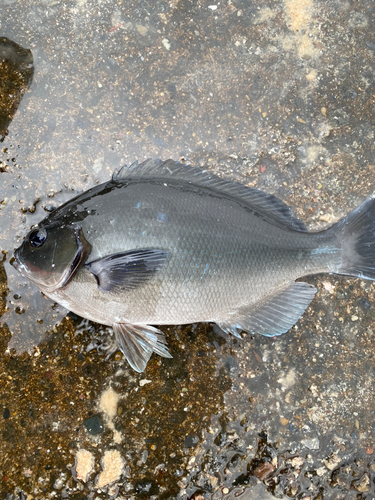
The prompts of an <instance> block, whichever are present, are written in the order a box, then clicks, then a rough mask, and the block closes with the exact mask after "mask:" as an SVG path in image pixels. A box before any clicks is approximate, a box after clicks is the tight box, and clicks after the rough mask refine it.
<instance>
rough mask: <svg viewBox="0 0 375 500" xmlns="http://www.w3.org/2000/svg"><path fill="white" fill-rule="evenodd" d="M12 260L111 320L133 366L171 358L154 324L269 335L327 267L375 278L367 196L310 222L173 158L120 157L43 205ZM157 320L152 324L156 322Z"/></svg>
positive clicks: (74, 303)
mask: <svg viewBox="0 0 375 500" xmlns="http://www.w3.org/2000/svg"><path fill="white" fill-rule="evenodd" d="M13 265H14V267H15V268H16V269H17V270H18V271H19V272H20V273H21V274H22V275H23V276H24V277H25V278H27V279H29V280H30V281H31V282H33V283H34V284H35V285H36V286H37V287H38V288H39V290H40V291H41V292H42V293H43V294H45V295H46V296H47V297H49V298H50V299H52V300H53V301H55V302H57V303H59V304H60V305H62V306H64V307H65V308H66V309H68V310H70V311H72V312H74V313H76V314H77V315H79V316H81V317H84V318H87V319H89V320H91V321H93V322H96V323H100V324H103V325H108V326H111V327H112V328H113V332H114V337H115V339H116V345H117V347H118V348H119V349H120V350H121V351H122V353H123V354H124V358H126V360H127V361H128V362H129V364H130V366H131V367H132V368H133V369H134V370H136V371H137V372H142V371H144V370H145V368H146V366H147V363H148V361H149V359H150V357H151V355H152V353H153V352H155V353H156V354H159V355H160V356H163V357H165V358H169V357H171V354H170V352H169V350H168V345H167V340H166V338H165V335H164V333H163V332H162V331H161V330H160V329H159V328H157V326H160V325H182V324H189V323H199V322H208V323H216V325H218V326H219V327H220V328H221V330H223V331H224V332H226V333H228V334H232V335H235V336H236V337H240V338H241V332H248V333H259V334H262V335H266V336H272V337H273V336H276V335H281V334H283V333H285V332H287V331H288V330H289V329H290V328H291V327H292V326H293V325H294V324H295V323H296V322H297V321H298V319H299V318H300V317H301V316H302V315H303V313H304V312H305V310H306V309H307V307H308V306H309V304H310V302H311V301H312V299H313V298H314V296H315V293H316V291H317V290H316V288H315V287H314V286H313V285H311V284H308V283H306V282H304V281H296V280H297V279H300V278H303V277H304V276H309V275H313V274H318V273H319V274H320V273H333V274H341V275H348V276H354V277H359V278H363V279H369V280H374V279H375V199H374V198H371V197H370V198H368V199H367V200H366V201H364V202H363V203H362V205H360V206H359V207H358V208H356V209H355V210H354V211H353V212H351V213H349V215H347V216H346V217H345V218H343V219H341V220H340V221H338V222H337V223H336V224H334V225H332V226H330V227H328V228H326V229H324V230H321V231H316V232H309V231H308V230H307V228H306V226H305V224H304V223H303V222H302V221H301V220H300V219H298V218H297V217H295V216H294V215H293V213H292V211H291V209H290V207H288V206H287V205H286V204H285V203H284V202H283V201H281V200H280V199H278V198H277V197H275V196H274V195H272V194H268V193H265V192H263V191H260V190H258V189H255V188H252V187H247V186H244V185H242V184H240V183H237V182H233V181H231V180H225V179H222V178H220V177H218V176H216V175H214V174H212V173H211V172H210V171H209V170H201V169H199V168H195V167H192V166H187V165H184V164H181V163H179V162H176V161H173V160H166V161H162V160H151V159H149V160H146V161H144V162H143V163H141V164H138V162H135V163H133V164H132V165H130V166H129V167H128V166H126V165H125V166H124V167H122V168H121V169H120V170H119V171H116V172H115V173H114V174H113V176H112V178H111V179H110V180H109V181H107V182H105V183H103V184H100V185H97V186H95V187H93V188H91V189H89V190H88V191H85V192H83V193H81V194H79V195H78V196H76V197H74V198H73V199H71V200H69V201H68V202H67V203H64V204H63V205H62V206H60V207H58V208H57V209H55V210H54V211H53V212H51V213H50V214H49V215H48V216H47V217H46V218H45V219H43V220H42V221H41V222H40V223H39V224H37V225H36V226H35V227H32V228H31V231H30V232H29V234H28V235H27V236H26V238H25V239H24V241H23V242H22V244H21V246H20V247H19V248H17V249H16V250H15V253H14V262H13ZM155 325H157V326H155Z"/></svg>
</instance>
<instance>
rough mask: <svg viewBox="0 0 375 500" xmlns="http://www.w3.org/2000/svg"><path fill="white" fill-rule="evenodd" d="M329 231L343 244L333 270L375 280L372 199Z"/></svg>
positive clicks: (374, 217) (374, 222)
mask: <svg viewBox="0 0 375 500" xmlns="http://www.w3.org/2000/svg"><path fill="white" fill-rule="evenodd" d="M332 230H333V231H334V232H335V233H336V237H337V239H338V240H339V241H341V247H342V260H341V263H340V265H339V266H338V268H337V269H335V272H336V273H338V274H347V275H350V276H356V277H358V278H364V279H370V280H375V198H368V199H367V200H366V201H365V202H363V203H362V205H360V206H359V207H358V208H356V209H355V210H353V212H351V213H350V214H349V215H347V216H346V217H345V218H344V219H342V220H340V221H339V222H338V223H337V224H335V225H334V226H333V227H332Z"/></svg>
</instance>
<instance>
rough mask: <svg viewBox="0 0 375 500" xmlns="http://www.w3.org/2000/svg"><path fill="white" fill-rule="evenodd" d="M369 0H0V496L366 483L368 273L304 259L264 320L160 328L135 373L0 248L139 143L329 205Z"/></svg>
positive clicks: (285, 195)
mask: <svg viewBox="0 0 375 500" xmlns="http://www.w3.org/2000/svg"><path fill="white" fill-rule="evenodd" d="M374 16H375V5H374V2H372V1H371V0H363V1H358V2H351V1H341V0H328V1H320V2H319V1H313V0H285V1H284V2H282V1H280V0H273V1H269V2H267V1H266V0H265V1H260V0H254V1H248V0H226V1H223V0H221V1H217V2H214V1H212V0H209V1H206V2H203V1H202V2H200V1H189V0H171V1H169V2H167V1H160V2H154V1H152V0H134V1H130V0H117V1H116V2H114V1H113V0H90V1H89V0H70V1H59V0H33V1H32V2H29V1H27V0H1V10H0V28H1V29H0V35H1V36H2V37H6V38H7V39H9V40H12V41H13V42H15V43H17V44H19V45H20V46H21V47H22V48H23V49H28V50H30V51H31V54H32V57H33V60H32V59H31V58H30V53H28V52H27V51H22V50H21V49H19V50H18V52H17V50H16V53H17V54H18V55H17V57H16V60H15V62H14V63H12V61H11V60H10V59H9V57H8V58H6V57H3V60H2V61H1V57H0V62H1V65H2V66H1V72H0V90H1V92H0V115H1V116H0V138H1V137H2V142H1V143H0V162H1V163H0V228H1V229H0V249H1V250H2V251H3V257H2V263H0V288H1V292H2V293H1V295H0V315H1V318H0V322H1V323H0V351H1V358H0V412H1V413H0V415H2V420H1V424H0V429H1V439H0V493H1V496H0V498H6V499H9V500H10V499H25V498H28V499H32V498H33V499H34V498H35V499H53V498H63V499H65V498H74V499H76V500H82V499H86V498H89V499H106V498H117V499H121V498H127V499H138V498H147V499H153V498H154V499H169V498H171V499H174V498H176V499H177V498H178V499H179V498H181V499H185V500H187V499H195V500H198V499H199V500H205V499H221V498H226V499H235V498H239V499H259V500H262V499H266V498H267V499H268V498H272V497H276V498H284V499H286V498H295V499H300V500H302V499H304V500H308V499H310V500H313V499H314V500H320V499H324V500H326V499H328V500H329V499H342V500H344V499H345V500H352V499H356V500H357V499H366V500H370V499H372V498H374V496H375V489H374V478H375V455H374V446H375V423H374V409H375V406H374V374H375V364H374V361H375V357H374V356H375V347H374V338H375V336H374V332H375V306H374V304H375V288H374V286H373V285H372V284H371V282H365V281H361V280H356V279H346V278H343V277H332V276H318V277H313V278H309V279H308V281H309V282H310V283H313V284H314V285H315V286H317V288H318V290H319V291H318V294H317V296H316V298H315V299H314V301H313V302H312V304H311V306H310V307H309V308H308V310H307V311H306V313H305V314H304V316H303V318H302V319H301V320H300V321H299V322H298V323H297V325H296V326H295V327H293V328H292V329H291V330H290V331H289V332H288V333H287V334H285V335H283V336H281V337H279V338H271V339H270V338H264V337H261V336H257V335H254V336H252V335H245V334H244V335H243V339H242V340H240V339H235V338H233V337H228V336H227V335H225V334H223V333H222V332H220V331H218V330H217V329H216V328H213V327H212V325H202V324H199V325H189V326H183V327H179V326H177V327H168V328H163V331H164V332H165V334H166V337H167V339H168V344H169V346H170V349H171V353H172V354H173V359H172V360H169V359H162V358H160V357H158V356H155V355H154V356H153V357H152V359H151V361H150V362H149V364H148V366H147V369H146V371H145V372H144V373H142V374H137V373H135V372H134V371H132V370H131V369H130V368H129V367H128V365H127V364H126V363H124V362H122V360H121V354H120V353H117V354H115V355H113V356H112V357H111V358H110V359H109V360H106V359H105V352H103V351H102V350H101V349H100V346H101V345H102V344H103V343H105V342H106V338H108V336H109V335H110V333H108V332H106V331H105V329H104V328H102V327H99V326H97V325H91V324H90V325H80V319H79V318H77V317H75V316H73V315H70V316H67V317H66V318H65V319H63V320H62V322H61V323H60V324H58V325H57V326H54V324H55V323H56V322H58V321H59V320H60V319H62V318H63V317H64V316H65V311H64V310H62V309H61V308H60V307H58V306H56V305H53V304H51V303H50V302H49V301H48V300H47V299H44V298H43V296H42V295H41V294H40V293H39V292H38V291H37V290H36V289H35V288H33V287H32V286H31V285H29V284H27V283H25V282H24V280H23V279H22V278H21V277H20V276H17V274H16V272H15V271H14V270H13V268H12V267H11V266H10V265H9V260H10V259H11V257H12V253H13V250H14V248H15V247H16V246H18V244H19V243H20V241H21V240H22V238H23V236H24V235H25V234H26V233H27V231H28V230H29V228H30V226H31V225H32V224H35V223H36V222H37V221H39V220H41V219H42V218H43V217H44V216H45V215H46V213H47V212H48V211H50V210H51V209H52V208H53V207H55V206H58V205H59V204H61V203H62V202H63V201H65V200H67V199H69V197H71V196H73V195H74V194H77V193H79V192H81V191H82V190H85V189H87V188H88V187H91V186H92V185H94V184H95V183H97V182H102V181H105V180H107V179H109V178H110V176H111V173H112V172H113V171H114V170H115V169H116V168H118V167H120V166H121V165H123V164H125V163H127V164H129V163H131V162H133V161H134V160H136V159H138V160H140V161H142V160H144V159H146V158H148V157H152V158H157V157H160V158H163V159H167V158H173V159H175V160H178V159H182V160H185V161H186V162H190V163H191V164H193V165H196V166H201V167H204V168H207V169H210V170H211V171H212V172H215V173H216V174H218V175H220V176H222V177H224V178H229V179H234V180H236V181H239V182H242V183H244V184H246V185H249V186H254V187H258V188H260V189H263V190H265V191H267V192H270V193H273V194H275V195H276V196H278V197H279V198H281V199H282V200H283V201H285V202H286V203H287V204H289V205H290V206H291V207H292V208H293V210H294V213H295V214H296V215H297V216H298V217H300V218H301V219H303V220H304V221H305V222H306V224H307V226H308V227H309V229H320V228H323V227H324V226H326V225H327V224H330V223H332V222H334V221H336V220H338V219H339V218H340V217H342V216H344V215H345V214H346V213H348V212H349V211H350V210H352V209H354V208H355V207H356V206H357V205H359V204H360V203H361V202H362V201H363V200H364V199H365V198H366V197H368V196H370V195H371V194H373V191H374V186H375V180H374V171H375V142H374V130H375V129H374V127H375V68H374V66H375V59H374V57H375V34H374V33H375V31H374V20H375V19H374ZM0 41H1V40H0ZM0 47H1V44H0ZM0 54H1V50H0ZM28 87H29V90H26V89H27V88H28ZM17 107H18V110H16V109H17ZM7 110H8V111H7ZM12 118H13V120H12V121H10V120H11V119H12ZM6 129H8V131H7V132H6ZM34 345H35V346H36V345H37V347H33V346H34Z"/></svg>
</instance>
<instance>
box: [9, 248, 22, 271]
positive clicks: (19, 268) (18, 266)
mask: <svg viewBox="0 0 375 500" xmlns="http://www.w3.org/2000/svg"><path fill="white" fill-rule="evenodd" d="M18 251H19V248H17V250H15V251H14V255H13V257H12V258H11V259H10V261H9V264H10V265H11V266H13V267H14V269H16V270H17V271H18V272H20V273H21V274H22V269H24V265H23V264H22V263H21V262H20V259H19V254H18Z"/></svg>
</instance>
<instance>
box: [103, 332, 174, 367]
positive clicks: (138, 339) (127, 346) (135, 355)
mask: <svg viewBox="0 0 375 500" xmlns="http://www.w3.org/2000/svg"><path fill="white" fill-rule="evenodd" d="M113 331H114V333H115V336H116V341H117V343H118V346H119V348H120V349H121V351H122V352H123V354H124V356H125V357H126V359H127V361H128V363H129V364H130V366H131V367H132V368H134V370H135V371H137V372H143V371H144V369H145V368H146V365H147V362H148V360H149V359H150V357H151V354H152V353H153V352H156V354H159V356H163V357H164V358H171V357H172V356H171V355H170V354H169V352H168V347H167V345H166V344H167V342H166V340H165V337H164V333H163V332H161V331H160V330H158V329H157V328H154V327H153V326H148V325H130V324H127V323H115V324H114V325H113Z"/></svg>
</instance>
